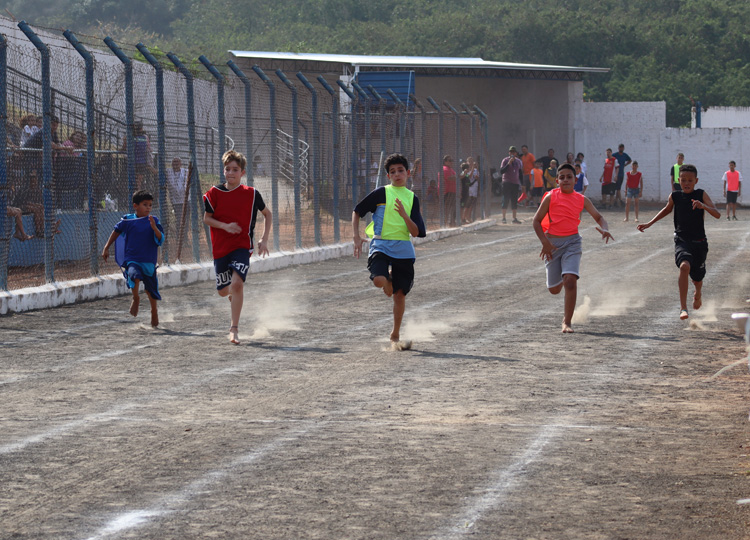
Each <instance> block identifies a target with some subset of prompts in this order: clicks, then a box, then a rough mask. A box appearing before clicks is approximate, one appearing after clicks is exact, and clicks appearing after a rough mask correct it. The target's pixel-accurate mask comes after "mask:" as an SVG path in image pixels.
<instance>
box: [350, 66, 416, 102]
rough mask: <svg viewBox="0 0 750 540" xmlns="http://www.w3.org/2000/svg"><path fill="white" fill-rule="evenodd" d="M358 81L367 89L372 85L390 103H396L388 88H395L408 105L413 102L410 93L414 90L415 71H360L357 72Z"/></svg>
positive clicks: (394, 90) (395, 92)
mask: <svg viewBox="0 0 750 540" xmlns="http://www.w3.org/2000/svg"><path fill="white" fill-rule="evenodd" d="M356 82H357V84H359V85H360V86H361V87H362V88H363V89H364V90H365V91H368V86H370V85H372V87H373V88H374V89H375V91H376V92H377V93H378V94H380V96H381V97H383V98H385V99H386V101H387V103H388V105H395V104H396V101H395V100H394V99H393V98H392V97H391V95H390V94H389V93H388V89H391V90H393V93H394V94H396V96H397V97H398V98H399V99H400V100H401V102H402V103H403V104H404V105H406V106H407V107H408V106H409V105H410V104H411V103H410V98H409V94H411V93H413V92H414V72H413V71H360V72H359V73H357V76H356ZM373 99H374V98H373Z"/></svg>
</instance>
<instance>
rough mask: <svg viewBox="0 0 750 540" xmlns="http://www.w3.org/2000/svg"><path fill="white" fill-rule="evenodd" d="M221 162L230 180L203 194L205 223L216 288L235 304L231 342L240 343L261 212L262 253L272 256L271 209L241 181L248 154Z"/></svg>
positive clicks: (229, 155)
mask: <svg viewBox="0 0 750 540" xmlns="http://www.w3.org/2000/svg"><path fill="white" fill-rule="evenodd" d="M221 161H222V163H223V164H224V178H225V179H226V182H225V183H224V184H221V185H220V186H213V187H212V188H211V189H209V190H208V191H207V192H206V193H205V195H203V202H204V205H205V209H206V213H205V214H204V216H203V223H205V224H206V225H208V226H209V227H211V245H212V248H213V256H214V269H215V270H216V289H217V290H218V292H219V296H222V297H225V296H228V297H229V301H230V302H231V305H232V308H231V312H232V320H231V323H230V326H229V341H230V342H232V343H233V344H235V345H238V344H239V343H240V337H239V324H240V314H241V313H242V303H243V300H244V296H243V292H244V285H245V278H247V271H248V270H249V268H250V255H251V254H252V253H253V233H254V231H255V219H256V217H257V215H258V211H260V213H261V214H263V219H264V223H263V225H264V227H263V237H262V238H261V239H260V242H258V252H259V253H260V254H261V255H263V256H265V255H268V235H269V233H270V232H271V211H270V210H269V209H268V207H266V205H265V203H264V202H263V197H261V195H260V192H259V191H258V190H256V189H255V188H253V187H250V186H246V185H243V184H242V183H241V181H242V177H243V176H244V175H245V167H246V166H247V159H245V156H243V155H242V154H240V153H239V152H235V151H234V150H230V151H229V152H226V153H225V154H224V155H223V156H222V158H221Z"/></svg>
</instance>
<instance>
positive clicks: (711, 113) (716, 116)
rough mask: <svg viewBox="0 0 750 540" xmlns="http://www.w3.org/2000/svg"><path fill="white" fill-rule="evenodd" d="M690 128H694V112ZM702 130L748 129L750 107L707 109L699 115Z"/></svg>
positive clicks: (749, 125)
mask: <svg viewBox="0 0 750 540" xmlns="http://www.w3.org/2000/svg"><path fill="white" fill-rule="evenodd" d="M691 127H695V110H693V113H692V123H691ZM701 127H702V128H738V127H750V107H709V108H708V109H707V110H705V111H702V113H701Z"/></svg>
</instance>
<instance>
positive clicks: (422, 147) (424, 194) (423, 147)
mask: <svg viewBox="0 0 750 540" xmlns="http://www.w3.org/2000/svg"><path fill="white" fill-rule="evenodd" d="M409 97H410V98H411V100H412V101H413V102H414V104H415V105H416V106H417V107H418V108H419V112H420V118H421V121H422V136H421V137H420V138H419V140H420V142H421V144H420V149H419V152H420V154H419V157H420V158H421V159H422V197H423V198H424V201H421V202H422V206H421V207H420V210H422V216H423V217H424V222H425V226H426V224H427V215H428V213H429V211H428V208H427V176H426V174H425V170H426V167H427V161H426V160H425V152H426V143H425V136H424V128H425V125H426V123H427V111H426V110H425V108H424V105H422V104H421V103H420V102H419V100H418V99H417V96H415V95H414V94H409ZM415 124H416V119H415ZM416 137H417V133H416V127H415V129H414V138H415V139H416ZM414 159H415V160H416V156H415V158H414Z"/></svg>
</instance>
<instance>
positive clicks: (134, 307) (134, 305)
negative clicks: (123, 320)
mask: <svg viewBox="0 0 750 540" xmlns="http://www.w3.org/2000/svg"><path fill="white" fill-rule="evenodd" d="M140 305H141V297H140V296H133V301H132V302H130V314H131V315H132V316H133V317H135V316H137V315H138V307H139V306H140Z"/></svg>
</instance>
